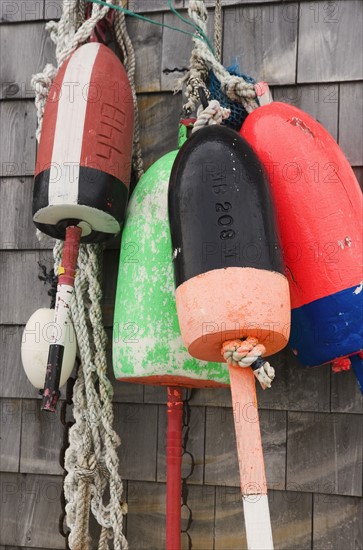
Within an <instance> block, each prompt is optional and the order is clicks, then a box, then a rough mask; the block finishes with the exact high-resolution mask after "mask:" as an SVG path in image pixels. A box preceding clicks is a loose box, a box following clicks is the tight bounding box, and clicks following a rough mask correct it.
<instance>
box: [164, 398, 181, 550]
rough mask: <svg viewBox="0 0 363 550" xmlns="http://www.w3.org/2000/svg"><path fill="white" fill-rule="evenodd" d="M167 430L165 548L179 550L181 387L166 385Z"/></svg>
mask: <svg viewBox="0 0 363 550" xmlns="http://www.w3.org/2000/svg"><path fill="white" fill-rule="evenodd" d="M167 415H168V432H167V448H166V550H180V530H181V465H182V421H183V394H182V389H181V388H177V387H168V402H167Z"/></svg>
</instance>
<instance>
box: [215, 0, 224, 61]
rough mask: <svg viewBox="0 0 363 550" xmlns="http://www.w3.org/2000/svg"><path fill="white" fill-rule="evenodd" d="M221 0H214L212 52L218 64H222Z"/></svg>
mask: <svg viewBox="0 0 363 550" xmlns="http://www.w3.org/2000/svg"><path fill="white" fill-rule="evenodd" d="M222 31H223V29H222V0H216V3H215V9H214V51H215V54H216V59H217V61H218V63H221V62H222V34H223V33H222Z"/></svg>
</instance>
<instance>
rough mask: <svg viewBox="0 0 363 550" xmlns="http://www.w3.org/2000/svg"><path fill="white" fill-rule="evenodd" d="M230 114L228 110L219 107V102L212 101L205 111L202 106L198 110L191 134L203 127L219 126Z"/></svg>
mask: <svg viewBox="0 0 363 550" xmlns="http://www.w3.org/2000/svg"><path fill="white" fill-rule="evenodd" d="M230 114H231V111H230V109H226V108H225V107H221V105H220V103H219V101H217V100H216V99H213V100H212V101H210V102H209V104H208V106H207V107H206V108H205V109H204V108H203V107H202V106H200V107H199V108H198V113H197V120H196V121H195V123H194V126H193V130H192V134H194V133H195V132H197V131H198V130H200V129H201V128H204V127H205V126H211V125H213V124H221V123H222V121H223V120H225V119H226V118H228V117H229V116H230Z"/></svg>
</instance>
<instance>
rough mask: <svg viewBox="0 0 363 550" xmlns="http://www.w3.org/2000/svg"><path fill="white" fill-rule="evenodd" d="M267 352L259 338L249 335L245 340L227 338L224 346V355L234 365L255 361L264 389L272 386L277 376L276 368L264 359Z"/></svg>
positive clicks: (243, 365) (258, 376)
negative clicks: (263, 356)
mask: <svg viewBox="0 0 363 550" xmlns="http://www.w3.org/2000/svg"><path fill="white" fill-rule="evenodd" d="M265 352H266V348H265V346H264V345H262V344H259V343H258V339H257V338H254V337H253V336H248V337H247V338H246V339H245V340H227V341H226V342H224V344H223V346H222V351H221V353H222V356H223V357H224V359H225V360H226V362H227V363H228V365H230V366H232V367H243V368H245V367H250V366H252V365H253V364H254V363H256V364H255V366H256V367H257V368H256V369H254V370H253V372H254V375H255V377H256V378H257V380H258V381H259V383H260V385H261V387H262V389H266V388H271V383H272V381H273V379H274V378H275V369H274V368H273V367H272V366H271V365H270V363H269V362H268V361H265V360H263V359H262V355H263V354H264V353H265Z"/></svg>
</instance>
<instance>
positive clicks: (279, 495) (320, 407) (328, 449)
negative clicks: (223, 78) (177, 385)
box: [0, 0, 363, 550]
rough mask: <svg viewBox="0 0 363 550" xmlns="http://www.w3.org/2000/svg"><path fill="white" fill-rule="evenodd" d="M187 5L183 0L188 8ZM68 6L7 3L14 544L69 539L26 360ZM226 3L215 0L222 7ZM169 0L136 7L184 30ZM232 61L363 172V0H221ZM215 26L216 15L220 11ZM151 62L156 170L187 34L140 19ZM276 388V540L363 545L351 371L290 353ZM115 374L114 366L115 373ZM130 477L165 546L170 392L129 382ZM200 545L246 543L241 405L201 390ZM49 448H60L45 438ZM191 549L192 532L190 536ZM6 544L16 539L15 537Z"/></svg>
mask: <svg viewBox="0 0 363 550" xmlns="http://www.w3.org/2000/svg"><path fill="white" fill-rule="evenodd" d="M186 4H187V0H176V1H175V5H176V6H178V7H185V5H186ZM60 5H61V2H60V1H59V0H1V2H0V21H1V25H0V61H1V64H0V80H1V89H0V128H1V130H0V132H1V137H0V170H1V182H0V249H1V250H0V277H1V283H0V292H1V309H0V342H1V359H0V362H1V369H0V372H1V382H0V391H1V394H0V397H1V400H0V401H1V406H0V413H1V418H0V429H1V464H0V471H1V474H0V476H1V520H0V549H1V550H3V549H5V548H6V549H7V550H9V549H13V550H14V549H15V548H29V549H30V548H31V549H36V548H38V549H57V548H62V547H63V544H64V541H63V539H62V538H61V537H60V535H59V534H58V528H57V523H58V516H59V512H60V505H59V494H60V490H61V469H60V466H59V464H58V453H59V448H60V446H61V440H62V434H61V427H60V422H59V415H58V414H57V415H56V416H54V417H53V416H49V415H42V414H41V413H40V412H39V401H38V398H37V395H36V392H35V390H34V389H33V388H32V387H31V386H30V384H29V383H28V382H27V380H26V378H25V375H24V374H23V371H22V367H21V363H20V342H21V334H22V330H23V326H24V324H25V323H26V321H27V319H28V317H29V316H30V315H31V314H32V313H33V311H34V310H35V309H37V308H39V307H41V306H48V304H49V298H48V296H47V292H46V288H45V287H44V286H43V284H42V283H41V282H40V281H39V280H38V278H37V275H38V266H37V262H38V261H41V262H42V263H45V264H47V265H49V266H50V265H51V245H50V243H49V242H45V243H44V244H39V243H38V242H37V240H36V238H35V235H34V230H33V227H32V222H31V215H30V201H31V194H32V177H31V176H32V173H33V168H34V159H35V137H34V134H35V127H36V117H35V109H34V103H33V92H32V90H31V88H30V77H31V74H32V73H35V72H37V71H39V70H40V69H41V68H42V67H43V66H44V64H45V63H46V62H49V61H52V60H53V47H52V44H51V42H50V39H49V37H48V36H47V33H46V32H45V30H44V20H49V19H51V18H55V17H57V16H58V17H59V14H60ZM208 5H209V6H213V0H208ZM166 6H167V2H166V0H129V7H130V8H131V9H133V10H135V11H139V12H151V13H150V14H149V15H150V16H151V17H153V18H155V19H156V20H158V21H164V22H167V23H168V24H170V23H172V24H173V25H176V26H178V25H179V24H180V22H179V21H178V20H176V19H175V17H174V16H173V15H171V14H170V13H168V10H167V8H166ZM223 6H224V31H225V32H224V62H225V63H226V64H229V63H231V62H232V61H233V60H234V59H235V60H237V62H238V63H239V64H240V66H241V68H242V69H243V70H244V71H246V72H249V73H250V74H252V75H254V76H255V77H257V78H261V79H262V78H263V79H266V80H268V81H269V82H271V83H272V84H273V92H274V96H275V99H278V100H280V101H286V102H289V103H292V104H294V105H297V106H299V107H301V108H302V109H304V110H306V111H307V112H309V113H310V114H312V115H313V116H314V117H316V118H317V119H318V120H319V121H320V122H322V123H323V124H324V125H325V126H326V128H327V129H328V130H329V131H330V132H331V134H332V135H333V136H334V137H335V138H336V139H337V140H338V141H339V143H340V145H341V147H342V148H343V150H344V151H345V153H346V155H347V157H348V159H349V160H350V162H351V164H352V166H353V167H354V170H355V172H356V174H357V176H358V178H360V179H362V177H363V147H362V141H363V140H362V99H363V87H362V80H363V63H362V13H363V4H362V2H361V1H360V0H335V1H332V2H326V1H323V0H321V1H314V2H310V1H301V2H291V3H290V2H289V3H287V2H283V1H278V0H276V1H273V0H272V1H270V2H264V3H258V2H256V1H255V0H244V1H242V0H223ZM211 23H212V18H211ZM128 24H129V29H130V33H131V36H132V39H133V42H134V45H135V48H136V53H137V57H138V62H139V63H138V69H137V85H138V93H139V105H140V117H141V136H142V146H143V149H144V155H145V161H146V165H147V166H149V165H150V164H151V163H152V162H153V161H154V160H155V159H157V158H158V157H159V156H160V155H161V154H163V153H164V152H167V151H168V150H170V148H171V147H172V146H174V145H175V143H176V134H177V121H178V118H179V115H180V113H181V97H180V95H176V96H174V95H172V89H173V85H174V81H175V78H177V77H179V76H182V75H183V74H184V71H185V69H186V67H187V64H188V59H189V55H190V47H191V42H190V39H189V38H188V37H186V36H185V35H182V34H175V32H172V31H170V30H168V29H166V28H164V29H162V28H161V27H157V26H152V25H149V24H145V23H143V22H140V21H137V20H135V19H132V20H131V19H129V21H128ZM117 263H118V252H117V242H116V243H113V244H111V245H110V246H109V248H108V250H107V251H106V253H105V266H106V269H105V281H104V282H105V300H104V302H105V303H104V308H105V309H104V311H105V324H106V326H107V327H111V325H112V311H113V298H114V291H115V282H116V276H117ZM275 364H276V367H277V379H276V381H275V382H274V388H273V389H272V390H271V391H267V392H264V393H263V392H259V403H260V407H261V425H262V436H263V445H264V450H265V460H266V467H267V477H268V482H269V485H270V488H271V491H270V503H271V516H272V523H273V531H274V538H275V544H276V548H279V549H288V550H292V549H296V550H297V549H299V550H307V549H310V548H311V549H314V550H358V549H362V547H363V543H362V512H363V510H362V498H361V497H362V465H363V461H362V413H363V406H362V399H361V396H360V394H359V392H358V389H357V386H356V383H355V380H354V377H353V375H352V374H351V373H350V372H349V373H343V374H341V375H332V374H331V372H330V370H329V368H328V367H326V368H323V367H322V368H318V369H312V370H302V369H300V368H299V367H298V365H297V364H296V362H295V360H294V358H293V356H292V354H291V353H289V352H288V351H285V352H283V353H282V354H280V355H279V356H278V357H277V358H276V361H275ZM110 375H111V376H112V374H110ZM114 388H115V398H114V401H115V415H116V427H117V431H118V432H119V434H120V435H121V437H122V447H121V449H120V459H121V472H122V475H123V477H124V478H125V480H127V481H125V491H126V495H127V499H128V503H129V515H128V517H127V537H128V539H129V543H130V547H131V548H133V549H135V550H141V549H143V548H145V549H148V550H160V549H161V548H163V547H164V520H165V510H164V508H165V458H164V452H165V423H166V419H165V406H164V404H165V390H164V389H158V388H156V389H153V388H150V387H147V388H143V387H142V386H136V385H126V384H120V383H115V384H114ZM191 407H192V412H191V432H190V442H189V445H190V450H191V452H192V453H193V455H194V458H195V462H196V467H195V470H194V473H193V476H192V478H191V485H190V495H189V500H190V506H191V508H192V510H193V518H194V522H193V525H192V528H191V535H192V538H193V548H195V549H197V550H211V549H215V550H222V549H224V550H232V549H237V548H245V547H246V542H245V533H244V526H243V519H242V506H241V502H240V497H239V490H238V472H237V459H236V451H235V440H234V433H233V423H232V410H231V400H230V396H229V392H228V391H227V390H197V391H195V392H194V394H193V397H192V400H191ZM44 442H46V445H45V443H44ZM183 544H184V548H186V547H187V546H186V540H183ZM1 545H2V546H1Z"/></svg>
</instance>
